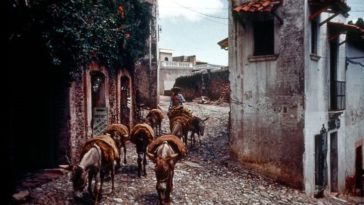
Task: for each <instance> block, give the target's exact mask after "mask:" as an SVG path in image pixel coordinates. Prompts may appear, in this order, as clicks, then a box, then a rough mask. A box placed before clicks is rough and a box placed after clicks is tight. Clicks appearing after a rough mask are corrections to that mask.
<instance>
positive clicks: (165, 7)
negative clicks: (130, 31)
mask: <svg viewBox="0 0 364 205" xmlns="http://www.w3.org/2000/svg"><path fill="white" fill-rule="evenodd" d="M223 8H224V4H223V2H222V0H159V16H160V18H161V19H170V20H173V19H179V18H183V19H186V20H189V21H199V20H201V19H202V18H203V17H204V16H203V15H201V14H199V13H203V14H206V15H216V14H218V13H219V12H220V11H221V10H222V9H223ZM198 12H199V13H198ZM216 16H219V15H216Z"/></svg>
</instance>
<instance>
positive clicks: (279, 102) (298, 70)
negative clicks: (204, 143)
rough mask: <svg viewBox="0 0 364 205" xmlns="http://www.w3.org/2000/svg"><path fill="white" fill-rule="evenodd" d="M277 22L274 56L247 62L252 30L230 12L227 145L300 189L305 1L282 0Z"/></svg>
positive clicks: (251, 47)
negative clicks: (229, 89)
mask: <svg viewBox="0 0 364 205" xmlns="http://www.w3.org/2000/svg"><path fill="white" fill-rule="evenodd" d="M277 13H278V15H279V16H280V17H281V18H282V19H283V25H281V24H280V23H279V21H277V19H275V20H274V22H275V42H274V43H275V54H277V55H278V57H277V59H275V60H269V61H268V60H266V61H261V62H250V61H249V60H248V57H249V56H251V55H252V53H253V45H252V43H253V34H252V26H251V22H250V21H249V20H246V21H244V22H245V27H242V26H241V24H240V23H239V22H237V21H236V20H233V18H232V17H231V15H230V22H229V24H230V32H229V45H231V46H229V67H230V77H229V79H230V85H231V118H230V120H231V127H230V133H231V136H230V147H231V151H232V154H233V155H234V156H236V157H238V158H239V159H240V160H241V161H242V162H243V163H245V164H247V165H250V166H251V167H253V168H255V169H257V170H259V171H260V172H262V173H264V174H267V175H269V176H271V177H273V178H276V179H277V180H279V181H282V182H285V183H288V184H291V185H293V186H296V187H302V182H303V165H302V160H303V159H302V156H303V106H304V101H303V100H304V99H303V96H304V79H303V77H304V76H303V74H304V60H303V55H304V48H303V46H304V42H303V37H304V36H303V34H304V32H303V30H304V28H303V26H304V19H303V18H304V2H303V1H302V2H301V1H299V2H298V1H294V0H285V1H283V5H282V6H280V8H279V9H278V12H277Z"/></svg>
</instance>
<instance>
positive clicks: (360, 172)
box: [355, 145, 364, 196]
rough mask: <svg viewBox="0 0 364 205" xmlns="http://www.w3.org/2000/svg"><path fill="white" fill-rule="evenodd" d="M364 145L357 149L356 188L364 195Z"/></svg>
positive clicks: (359, 193)
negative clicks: (363, 149)
mask: <svg viewBox="0 0 364 205" xmlns="http://www.w3.org/2000/svg"><path fill="white" fill-rule="evenodd" d="M362 148H363V146H362V145H360V146H359V147H357V148H356V150H355V188H356V193H357V194H358V195H359V196H364V190H363V175H364V171H363V158H362V156H363V151H362Z"/></svg>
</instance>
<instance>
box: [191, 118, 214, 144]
mask: <svg viewBox="0 0 364 205" xmlns="http://www.w3.org/2000/svg"><path fill="white" fill-rule="evenodd" d="M208 119H209V117H207V118H205V119H204V120H203V119H201V118H199V117H196V116H193V117H192V119H191V120H190V122H189V130H190V131H191V146H192V145H195V134H197V136H198V141H199V145H200V146H201V136H203V135H204V134H205V122H206V120H208ZM186 145H187V143H186Z"/></svg>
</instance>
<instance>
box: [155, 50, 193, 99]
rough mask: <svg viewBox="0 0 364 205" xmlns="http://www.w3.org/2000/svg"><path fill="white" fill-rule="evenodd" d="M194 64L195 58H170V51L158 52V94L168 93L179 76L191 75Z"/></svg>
mask: <svg viewBox="0 0 364 205" xmlns="http://www.w3.org/2000/svg"><path fill="white" fill-rule="evenodd" d="M195 64H196V56H177V57H173V56H172V51H171V50H168V49H160V51H159V66H160V73H159V93H161V94H165V92H167V93H168V91H170V90H171V89H172V88H173V85H174V83H175V81H176V79H177V78H178V77H180V76H186V75H191V73H192V71H193V69H194V66H195Z"/></svg>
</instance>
